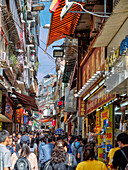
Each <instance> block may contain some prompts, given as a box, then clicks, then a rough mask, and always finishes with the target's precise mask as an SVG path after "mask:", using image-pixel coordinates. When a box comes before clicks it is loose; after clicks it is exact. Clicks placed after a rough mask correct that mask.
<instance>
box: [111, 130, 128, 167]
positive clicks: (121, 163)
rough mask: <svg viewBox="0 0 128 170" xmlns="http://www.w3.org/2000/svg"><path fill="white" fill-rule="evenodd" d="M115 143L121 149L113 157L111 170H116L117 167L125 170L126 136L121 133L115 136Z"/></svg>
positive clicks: (126, 157)
mask: <svg viewBox="0 0 128 170" xmlns="http://www.w3.org/2000/svg"><path fill="white" fill-rule="evenodd" d="M117 141H118V144H119V146H120V148H121V149H119V150H117V151H116V152H115V154H114V157H113V162H112V164H113V170H117V168H118V167H119V168H120V169H121V170H125V167H126V165H127V164H128V161H127V159H128V135H127V134H126V133H121V134H119V135H118V136H117Z"/></svg>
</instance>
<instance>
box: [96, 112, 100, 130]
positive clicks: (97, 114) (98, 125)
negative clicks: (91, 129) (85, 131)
mask: <svg viewBox="0 0 128 170" xmlns="http://www.w3.org/2000/svg"><path fill="white" fill-rule="evenodd" d="M100 123H101V113H100V111H97V112H96V127H100Z"/></svg>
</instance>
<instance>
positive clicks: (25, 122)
mask: <svg viewBox="0 0 128 170" xmlns="http://www.w3.org/2000/svg"><path fill="white" fill-rule="evenodd" d="M23 121H24V124H27V116H26V115H24V118H23Z"/></svg>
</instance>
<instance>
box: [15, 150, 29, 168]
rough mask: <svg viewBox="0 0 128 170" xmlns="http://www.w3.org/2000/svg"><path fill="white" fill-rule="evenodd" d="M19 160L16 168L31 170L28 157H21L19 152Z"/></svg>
mask: <svg viewBox="0 0 128 170" xmlns="http://www.w3.org/2000/svg"><path fill="white" fill-rule="evenodd" d="M16 154H17V157H18V160H17V161H16V163H15V166H14V170H31V165H30V162H29V161H28V159H27V157H25V158H23V157H19V153H16Z"/></svg>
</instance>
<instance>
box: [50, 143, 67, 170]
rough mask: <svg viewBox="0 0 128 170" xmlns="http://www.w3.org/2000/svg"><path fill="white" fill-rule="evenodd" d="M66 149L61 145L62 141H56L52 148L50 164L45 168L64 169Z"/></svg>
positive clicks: (51, 169) (52, 169)
mask: <svg viewBox="0 0 128 170" xmlns="http://www.w3.org/2000/svg"><path fill="white" fill-rule="evenodd" d="M65 161H66V151H65V150H64V147H63V142H62V141H57V143H56V146H55V148H54V149H53V152H52V156H51V160H50V164H49V165H48V167H47V170H66V165H65Z"/></svg>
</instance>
